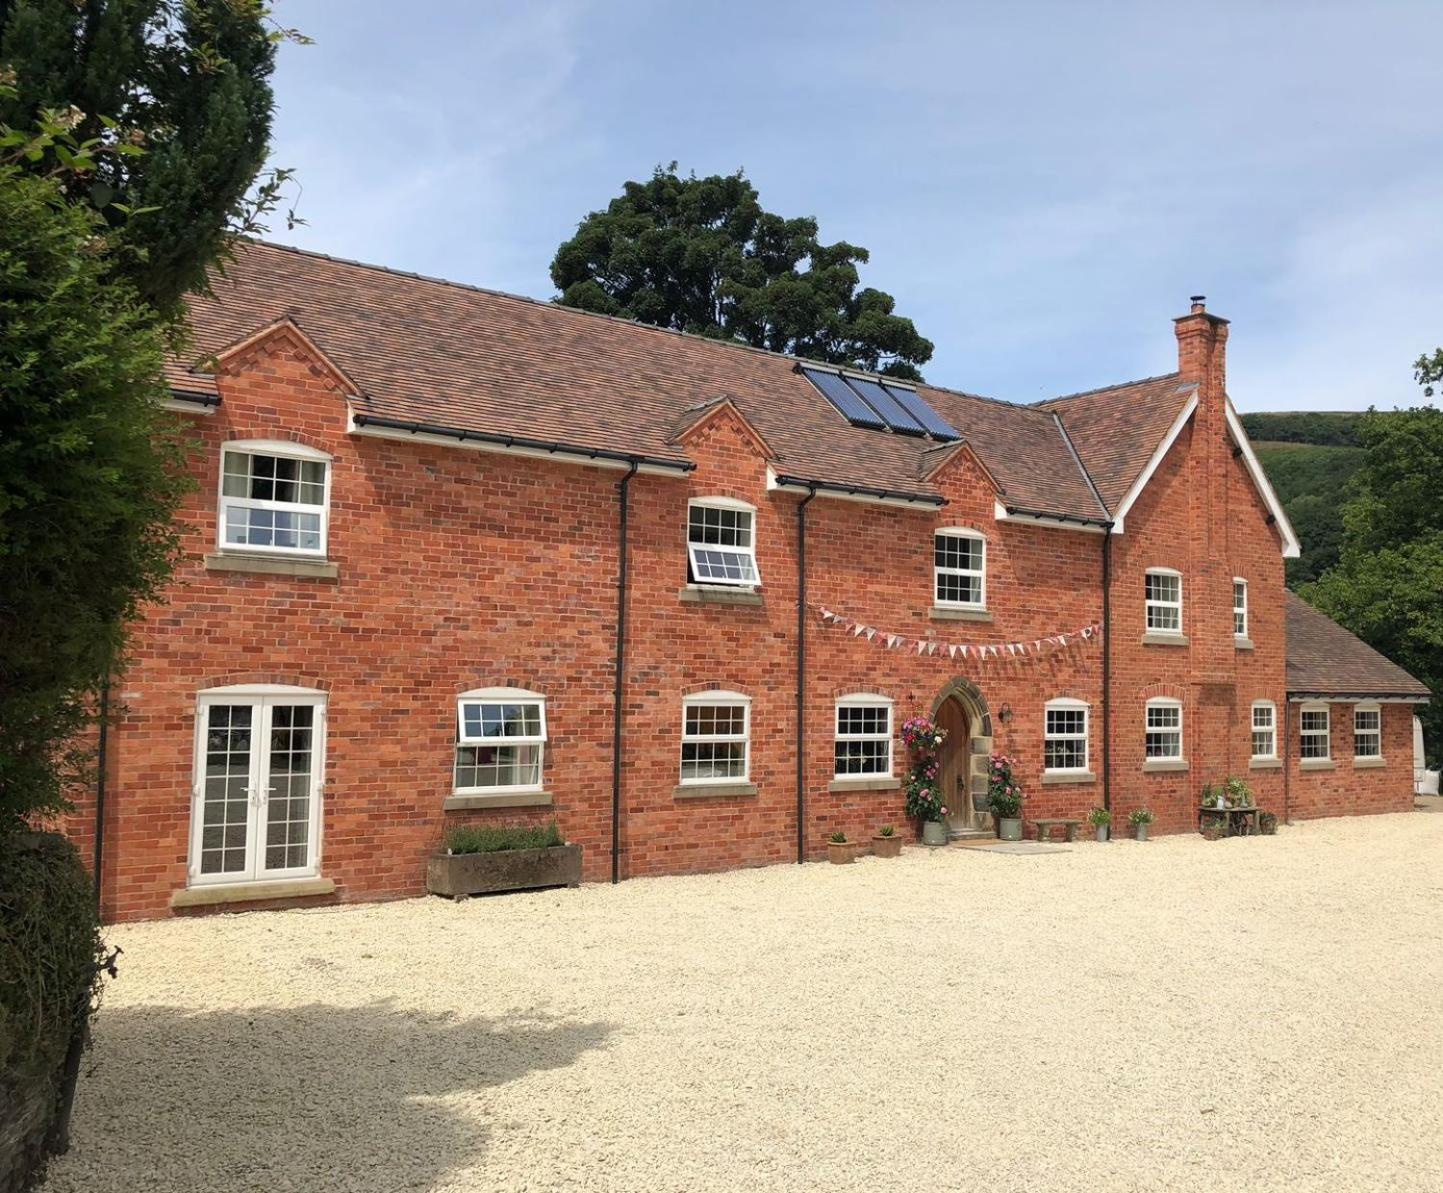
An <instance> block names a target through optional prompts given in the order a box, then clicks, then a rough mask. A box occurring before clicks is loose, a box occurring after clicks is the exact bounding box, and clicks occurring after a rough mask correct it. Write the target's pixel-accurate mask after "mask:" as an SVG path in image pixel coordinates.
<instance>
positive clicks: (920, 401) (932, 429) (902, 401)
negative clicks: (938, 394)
mask: <svg viewBox="0 0 1443 1193" xmlns="http://www.w3.org/2000/svg"><path fill="white" fill-rule="evenodd" d="M883 388H884V389H885V390H886V391H887V392H888V393H889V394H891V395H892V397H893V398H895V399H896V401H897V404H898V405H899V406H901V407H902V408H903V409H904V410H906V411H907V413H908V414H910V415H911V416H912V417H913V418H915V419H916V420H917V421H918V422H919V423H921V424H922V426H924V427H925V428H926V429H927V434H929V435H931V436H932V438H934V439H960V438H962V437H961V436H960V435H959V434H957V432H956V431H955V430H953V429H952V427H951V426H950V425H949V424H948V422H947V420H946V419H945V418H943V417H942V416H941V415H940V414H938V413H937V412H936V411H935V410H933V409H932V407H931V406H930V405H929V404H928V402H927V400H926V399H925V398H923V397H922V395H921V394H919V393H918V392H917V391H916V390H914V389H903V388H902V387H901V386H900V385H887V386H883Z"/></svg>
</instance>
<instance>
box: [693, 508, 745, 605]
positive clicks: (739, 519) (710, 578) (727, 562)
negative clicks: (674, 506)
mask: <svg viewBox="0 0 1443 1193" xmlns="http://www.w3.org/2000/svg"><path fill="white" fill-rule="evenodd" d="M686 554H687V570H688V571H689V572H690V574H691V576H690V578H691V581H692V583H694V584H727V585H731V586H733V587H736V588H755V587H756V586H757V585H759V584H760V583H761V582H762V576H761V572H760V571H759V570H758V569H757V553H756V508H755V507H754V506H750V505H747V504H746V502H744V501H734V500H732V499H731V498H730V497H707V498H698V499H697V500H694V501H690V502H688V503H687V511H686Z"/></svg>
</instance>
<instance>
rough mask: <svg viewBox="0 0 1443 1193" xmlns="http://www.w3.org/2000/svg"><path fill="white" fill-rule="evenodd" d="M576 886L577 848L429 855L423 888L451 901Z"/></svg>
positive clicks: (578, 846) (579, 880)
mask: <svg viewBox="0 0 1443 1193" xmlns="http://www.w3.org/2000/svg"><path fill="white" fill-rule="evenodd" d="M580 885H581V846H580V845H554V846H552V847H550V848H549V849H505V850H501V851H499V852H497V853H433V854H432V855H431V856H430V858H429V859H427V862H426V889H427V890H428V891H430V892H431V893H432V894H433V895H446V896H448V897H450V898H452V899H464V898H465V897H466V896H467V895H489V894H491V893H492V892H494V891H529V890H536V889H538V888H540V887H548V886H580Z"/></svg>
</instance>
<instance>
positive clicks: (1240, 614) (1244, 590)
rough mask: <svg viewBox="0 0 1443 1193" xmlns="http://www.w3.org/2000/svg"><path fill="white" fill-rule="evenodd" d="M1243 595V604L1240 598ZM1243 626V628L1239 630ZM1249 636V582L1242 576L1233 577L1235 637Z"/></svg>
mask: <svg viewBox="0 0 1443 1193" xmlns="http://www.w3.org/2000/svg"><path fill="white" fill-rule="evenodd" d="M1239 590H1241V592H1239ZM1240 595H1241V597H1242V603H1241V604H1239V602H1238V598H1239V596H1240ZM1240 626H1241V628H1239V627H1240ZM1247 636H1248V582H1247V581H1246V580H1244V579H1243V578H1242V577H1241V576H1234V577H1233V637H1234V638H1239V639H1241V638H1246V637H1247Z"/></svg>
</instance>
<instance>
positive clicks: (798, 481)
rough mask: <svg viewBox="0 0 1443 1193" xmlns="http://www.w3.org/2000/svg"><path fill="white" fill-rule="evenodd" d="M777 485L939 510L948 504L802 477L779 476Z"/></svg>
mask: <svg viewBox="0 0 1443 1193" xmlns="http://www.w3.org/2000/svg"><path fill="white" fill-rule="evenodd" d="M777 485H778V487H780V488H792V489H806V490H807V491H808V492H809V493H842V494H845V495H846V496H848V497H885V498H890V499H891V500H892V501H906V502H910V503H912V504H914V505H930V506H935V507H937V508H941V507H942V506H944V505H946V504H947V499H946V498H945V497H922V496H919V495H918V494H916V493H904V492H902V491H901V490H900V489H871V488H868V487H867V486H866V485H834V484H829V483H828V482H826V481H819V480H812V479H810V478H808V477H802V476H779V477H777Z"/></svg>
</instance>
